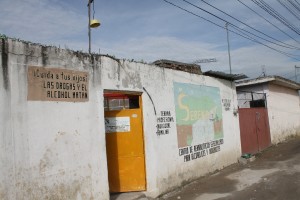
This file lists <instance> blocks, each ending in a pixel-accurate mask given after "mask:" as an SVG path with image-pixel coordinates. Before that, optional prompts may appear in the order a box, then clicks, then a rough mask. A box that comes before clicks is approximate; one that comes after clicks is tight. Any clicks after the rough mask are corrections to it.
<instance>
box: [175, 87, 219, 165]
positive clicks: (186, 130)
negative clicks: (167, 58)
mask: <svg viewBox="0 0 300 200" xmlns="http://www.w3.org/2000/svg"><path fill="white" fill-rule="evenodd" d="M174 99H175V110H176V127H177V141H178V148H179V152H180V151H183V152H186V154H182V153H179V154H180V155H189V156H190V158H191V159H192V157H191V156H192V154H191V153H193V152H194V151H193V150H194V149H195V148H197V146H199V145H204V146H205V148H204V147H203V148H201V151H200V150H199V151H197V157H203V156H206V155H208V154H212V153H214V152H218V151H220V148H219V146H220V145H218V147H212V145H210V144H211V143H213V142H214V141H219V140H220V139H221V141H222V142H219V144H223V119H222V118H223V117H222V104H221V98H220V91H219V88H216V87H209V86H204V85H192V84H186V83H176V82H174ZM205 144H209V145H205ZM212 148H213V149H212ZM199 152H200V153H199ZM193 155H194V154H193ZM189 156H186V159H185V161H189ZM191 159H190V160H191Z"/></svg>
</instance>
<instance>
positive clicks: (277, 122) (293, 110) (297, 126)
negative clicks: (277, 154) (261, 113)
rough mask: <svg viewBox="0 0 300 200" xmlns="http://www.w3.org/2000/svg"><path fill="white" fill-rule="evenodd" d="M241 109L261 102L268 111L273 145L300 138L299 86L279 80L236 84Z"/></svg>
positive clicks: (265, 79) (248, 81)
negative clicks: (291, 138)
mask: <svg viewBox="0 0 300 200" xmlns="http://www.w3.org/2000/svg"><path fill="white" fill-rule="evenodd" d="M236 85H237V94H238V99H239V107H240V108H244V107H251V105H250V104H251V103H253V105H255V104H256V103H260V100H263V101H265V103H264V104H263V105H262V106H265V107H266V108H267V110H268V120H269V125H270V134H271V142H272V144H277V143H279V142H282V141H284V140H285V139H287V138H288V137H290V136H293V135H296V134H300V97H299V94H298V90H299V89H300V84H299V83H296V82H293V81H290V80H287V79H284V78H282V77H278V76H268V77H261V78H257V79H251V80H245V81H240V82H238V83H237V84H236Z"/></svg>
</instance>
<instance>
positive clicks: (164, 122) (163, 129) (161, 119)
mask: <svg viewBox="0 0 300 200" xmlns="http://www.w3.org/2000/svg"><path fill="white" fill-rule="evenodd" d="M173 123H174V117H172V115H171V111H160V116H158V117H157V125H156V128H157V131H156V134H157V135H167V134H169V133H170V128H171V124H173Z"/></svg>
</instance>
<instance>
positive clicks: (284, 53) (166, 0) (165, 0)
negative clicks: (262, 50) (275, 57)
mask: <svg viewBox="0 0 300 200" xmlns="http://www.w3.org/2000/svg"><path fill="white" fill-rule="evenodd" d="M163 1H164V2H166V3H168V4H170V5H172V6H174V7H177V8H179V9H181V10H183V11H185V12H187V13H190V14H192V15H194V16H196V17H198V18H201V19H203V20H205V21H207V22H209V23H212V24H214V25H215V26H218V27H220V28H222V29H225V28H224V27H223V26H221V25H219V24H217V23H215V22H213V21H211V20H208V19H206V18H204V17H201V16H200V15H197V14H195V13H193V12H191V11H189V10H187V9H185V8H182V7H180V6H178V5H176V4H174V3H172V2H170V1H168V0H163ZM226 22H227V21H226ZM227 23H228V24H230V25H231V23H229V22H227ZM237 28H238V27H237ZM228 31H229V32H231V33H234V34H236V35H239V36H241V37H243V38H245V39H248V40H250V41H253V42H255V43H258V44H261V45H263V46H265V47H267V48H269V49H272V50H274V51H276V52H278V53H280V54H282V55H285V56H287V57H290V58H292V59H294V60H297V61H300V60H299V59H298V58H295V57H292V56H290V55H288V53H286V52H283V51H280V50H277V49H275V48H273V47H270V46H268V45H266V44H263V43H262V42H260V41H257V40H256V39H253V38H250V37H247V36H244V35H242V34H240V33H237V32H235V31H232V30H228Z"/></svg>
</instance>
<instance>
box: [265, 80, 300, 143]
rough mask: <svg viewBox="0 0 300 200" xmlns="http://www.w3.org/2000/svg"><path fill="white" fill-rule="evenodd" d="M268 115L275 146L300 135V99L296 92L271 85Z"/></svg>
mask: <svg viewBox="0 0 300 200" xmlns="http://www.w3.org/2000/svg"><path fill="white" fill-rule="evenodd" d="M268 99H269V100H268V113H269V122H270V131H271V141H272V143H273V144H277V143H279V142H282V141H284V140H285V139H286V138H288V137H290V136H293V135H296V134H300V97H299V94H298V92H297V91H296V90H293V89H290V88H286V87H282V86H279V85H275V84H269V98H268Z"/></svg>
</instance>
